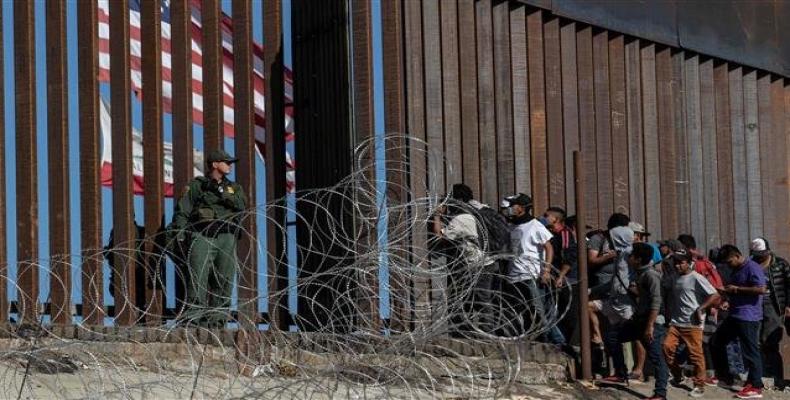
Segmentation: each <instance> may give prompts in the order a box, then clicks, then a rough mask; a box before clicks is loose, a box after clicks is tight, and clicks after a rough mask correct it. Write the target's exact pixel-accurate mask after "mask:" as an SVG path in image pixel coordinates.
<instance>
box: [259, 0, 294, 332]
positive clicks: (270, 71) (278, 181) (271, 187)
mask: <svg viewBox="0 0 790 400" xmlns="http://www.w3.org/2000/svg"><path fill="white" fill-rule="evenodd" d="M282 18H283V17H282V4H281V2H280V1H267V2H264V3H263V40H264V48H263V65H264V77H265V78H266V84H265V85H264V87H265V90H266V94H265V96H264V99H265V100H264V101H265V105H264V109H265V110H266V151H265V153H266V154H265V155H266V157H265V160H266V205H267V208H266V253H267V255H268V259H267V273H266V274H267V276H268V284H269V286H268V290H269V310H268V312H269V326H270V329H283V330H287V329H288V324H287V319H288V302H287V301H288V297H287V292H286V288H287V287H288V264H287V263H286V260H285V246H284V234H285V232H284V231H283V229H284V228H283V227H284V226H285V212H284V208H283V207H281V206H282V205H283V204H281V203H276V202H277V201H278V200H280V199H283V198H284V196H285V120H284V114H283V113H284V110H285V104H284V103H285V92H284V88H283V78H284V76H283V69H284V67H283V48H282V35H283V32H282Z"/></svg>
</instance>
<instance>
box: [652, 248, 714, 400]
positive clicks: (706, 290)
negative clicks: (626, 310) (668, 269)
mask: <svg viewBox="0 0 790 400" xmlns="http://www.w3.org/2000/svg"><path fill="white" fill-rule="evenodd" d="M671 257H672V259H673V261H674V267H675V269H676V270H677V272H678V276H677V278H676V280H675V284H674V286H673V288H672V297H673V298H674V299H675V301H673V302H672V303H671V307H670V311H669V314H670V315H669V318H670V320H669V330H668V331H667V335H666V338H665V339H664V357H665V358H666V360H667V364H668V366H669V369H670V372H672V375H673V381H674V382H675V383H679V382H680V381H681V380H682V379H683V375H682V371H681V368H680V366H679V365H678V362H677V359H676V357H675V352H676V351H677V348H678V344H680V341H681V340H682V341H683V342H684V343H686V347H687V348H688V353H689V361H690V362H691V364H692V365H694V389H693V390H692V391H691V393H690V395H691V396H692V397H702V396H703V395H704V393H705V378H707V376H706V374H705V355H704V353H703V351H702V334H703V328H704V326H705V312H706V311H707V310H709V309H711V307H713V306H715V305H716V304H717V302H718V300H719V294H718V293H717V292H716V289H714V288H713V285H711V284H710V282H708V279H706V278H705V277H704V276H702V275H700V274H699V273H697V272H694V270H693V269H694V267H693V265H694V263H693V259H692V256H691V253H689V252H688V251H687V250H683V249H681V250H678V251H676V252H674V253H673V254H672V256H671Z"/></svg>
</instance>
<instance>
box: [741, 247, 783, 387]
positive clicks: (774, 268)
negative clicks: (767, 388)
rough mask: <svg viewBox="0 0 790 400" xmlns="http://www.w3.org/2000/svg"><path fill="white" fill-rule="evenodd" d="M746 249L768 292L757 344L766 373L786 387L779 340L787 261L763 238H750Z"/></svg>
mask: <svg viewBox="0 0 790 400" xmlns="http://www.w3.org/2000/svg"><path fill="white" fill-rule="evenodd" d="M749 250H750V253H751V256H752V260H754V261H755V262H757V263H758V264H760V266H761V267H762V268H763V271H765V277H766V281H767V284H768V293H767V295H766V296H764V297H763V322H762V327H761V328H762V329H760V347H761V348H762V351H763V360H764V364H765V371H766V373H771V372H773V373H772V375H773V378H774V386H776V387H777V388H779V389H784V388H785V387H786V382H785V379H784V364H783V362H782V361H783V360H782V352H781V349H780V346H779V343H780V342H781V341H782V322H783V320H784V321H785V322H787V321H790V264H788V263H787V261H786V260H785V259H783V258H780V257H777V256H776V255H775V254H774V253H773V252H772V251H771V247H770V246H769V245H768V241H767V240H765V239H764V238H757V239H754V240H752V243H751V245H750V246H749Z"/></svg>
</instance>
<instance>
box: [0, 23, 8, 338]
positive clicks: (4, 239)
mask: <svg viewBox="0 0 790 400" xmlns="http://www.w3.org/2000/svg"><path fill="white" fill-rule="evenodd" d="M0 26H3V11H2V10H1V9H0ZM4 48H5V41H4V40H3V32H2V30H0V54H5V53H4ZM4 76H5V57H4V56H2V57H0V93H5V78H4ZM5 139H6V131H5V96H2V97H0V154H5V147H6V146H5ZM0 170H2V171H6V162H5V157H2V158H0ZM6 191H7V185H6V176H5V174H4V173H3V174H0V193H6ZM6 211H7V203H6V196H0V327H3V326H5V324H7V323H8V278H9V277H8V253H7V252H8V231H7V229H8V228H7V227H6V223H7V219H6Z"/></svg>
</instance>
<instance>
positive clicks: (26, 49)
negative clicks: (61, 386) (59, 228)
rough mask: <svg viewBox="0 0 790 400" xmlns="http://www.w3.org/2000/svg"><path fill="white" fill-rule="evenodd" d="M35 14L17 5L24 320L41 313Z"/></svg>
mask: <svg viewBox="0 0 790 400" xmlns="http://www.w3.org/2000/svg"><path fill="white" fill-rule="evenodd" d="M34 27H35V11H34V2H33V1H32V0H24V1H20V2H17V3H15V4H14V80H15V84H16V165H17V166H18V167H17V168H16V208H17V260H18V263H17V285H18V288H19V291H18V301H19V303H18V304H19V307H20V310H19V311H20V315H19V318H20V320H21V321H22V322H23V323H24V322H36V317H37V311H38V306H37V304H38V261H39V260H38V178H37V173H36V171H37V170H38V157H37V146H36V136H37V135H36V69H35V66H36V62H35V61H36V48H35V30H34Z"/></svg>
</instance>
